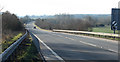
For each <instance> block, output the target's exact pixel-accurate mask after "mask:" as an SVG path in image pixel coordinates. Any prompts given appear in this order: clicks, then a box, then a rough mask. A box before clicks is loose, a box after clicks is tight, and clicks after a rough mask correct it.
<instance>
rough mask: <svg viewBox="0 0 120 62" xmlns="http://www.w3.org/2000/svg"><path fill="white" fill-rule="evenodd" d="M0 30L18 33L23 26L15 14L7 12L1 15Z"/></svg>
mask: <svg viewBox="0 0 120 62" xmlns="http://www.w3.org/2000/svg"><path fill="white" fill-rule="evenodd" d="M2 28H3V31H4V30H12V31H19V30H22V29H23V25H22V24H21V22H20V21H19V19H18V18H17V16H16V15H15V14H11V13H9V12H8V11H6V12H4V13H3V14H2Z"/></svg>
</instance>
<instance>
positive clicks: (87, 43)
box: [55, 34, 118, 53]
mask: <svg viewBox="0 0 120 62" xmlns="http://www.w3.org/2000/svg"><path fill="white" fill-rule="evenodd" d="M55 35H57V34H55ZM70 35H71V34H70ZM57 36H60V37H64V36H62V35H57ZM64 38H66V39H70V40H75V39H73V38H69V37H64ZM79 42H81V43H83V44H86V45H90V46H93V47H98V48H102V49H104V48H103V47H102V46H97V45H94V44H92V43H87V42H84V41H79ZM107 50H109V51H112V52H116V53H118V52H117V51H114V50H112V49H107Z"/></svg>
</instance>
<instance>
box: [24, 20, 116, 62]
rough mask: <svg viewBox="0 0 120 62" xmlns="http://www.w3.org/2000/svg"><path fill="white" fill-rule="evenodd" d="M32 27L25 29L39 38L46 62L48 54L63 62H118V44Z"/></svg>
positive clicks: (28, 26) (31, 24)
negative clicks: (85, 61) (86, 61)
mask: <svg viewBox="0 0 120 62" xmlns="http://www.w3.org/2000/svg"><path fill="white" fill-rule="evenodd" d="M33 27H34V23H33V22H30V23H28V24H27V25H26V28H27V29H28V30H29V31H30V32H31V33H33V34H34V35H35V36H36V37H37V38H39V41H40V42H41V50H42V53H43V55H46V56H47V55H48V56H47V58H48V60H50V59H51V58H50V57H53V56H50V54H53V55H55V57H57V58H58V59H60V60H64V61H66V60H67V61H69V60H70V61H72V60H73V61H74V60H77V61H79V62H80V61H82V60H89V61H90V60H95V61H102V62H104V61H105V62H106V61H108V60H109V61H108V62H110V61H112V60H118V53H117V51H118V44H117V42H116V41H111V40H102V39H95V38H92V37H88V36H80V35H79V36H78V35H71V34H65V33H57V32H51V31H45V30H40V29H38V28H36V29H34V28H33ZM48 50H49V51H48ZM49 52H51V53H49ZM46 56H45V57H46ZM113 62H115V61H113Z"/></svg>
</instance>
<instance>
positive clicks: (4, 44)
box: [2, 33, 23, 51]
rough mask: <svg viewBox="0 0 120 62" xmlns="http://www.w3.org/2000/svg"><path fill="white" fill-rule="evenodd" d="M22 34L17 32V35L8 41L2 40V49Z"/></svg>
mask: <svg viewBox="0 0 120 62" xmlns="http://www.w3.org/2000/svg"><path fill="white" fill-rule="evenodd" d="M22 35H23V34H22V33H19V34H18V35H16V36H14V37H13V38H11V39H10V40H9V41H7V40H5V41H2V51H4V50H5V49H7V48H8V47H9V46H10V45H11V44H13V43H14V42H15V41H16V40H18V39H19V38H20V37H21V36H22Z"/></svg>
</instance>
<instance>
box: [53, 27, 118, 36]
mask: <svg viewBox="0 0 120 62" xmlns="http://www.w3.org/2000/svg"><path fill="white" fill-rule="evenodd" d="M53 31H54V32H65V33H76V34H88V35H89V34H90V35H100V36H108V37H115V38H120V36H119V35H118V34H111V33H98V32H87V31H72V30H56V29H53Z"/></svg>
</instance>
